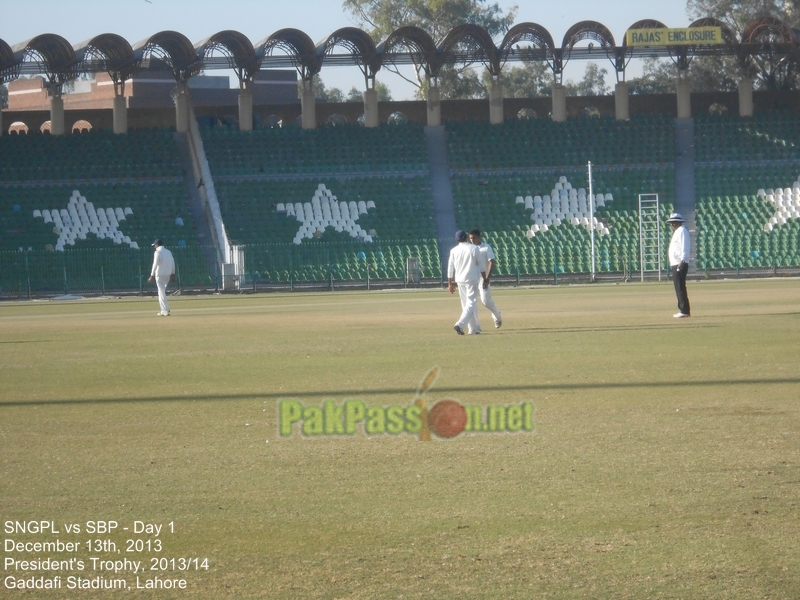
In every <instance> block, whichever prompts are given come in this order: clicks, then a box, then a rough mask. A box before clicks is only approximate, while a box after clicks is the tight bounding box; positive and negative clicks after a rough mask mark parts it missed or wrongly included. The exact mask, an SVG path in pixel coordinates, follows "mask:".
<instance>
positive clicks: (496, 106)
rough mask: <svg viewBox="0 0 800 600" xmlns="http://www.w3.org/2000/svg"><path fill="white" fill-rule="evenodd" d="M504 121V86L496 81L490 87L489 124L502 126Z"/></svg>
mask: <svg viewBox="0 0 800 600" xmlns="http://www.w3.org/2000/svg"><path fill="white" fill-rule="evenodd" d="M503 120H504V115H503V86H502V85H500V82H499V81H494V82H492V84H491V85H490V86H489V123H491V124H492V125H502V124H503Z"/></svg>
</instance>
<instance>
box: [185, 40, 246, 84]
mask: <svg viewBox="0 0 800 600" xmlns="http://www.w3.org/2000/svg"><path fill="white" fill-rule="evenodd" d="M194 48H195V52H196V54H197V59H198V60H200V61H202V62H204V63H205V62H206V61H207V60H208V59H209V58H210V56H211V54H213V53H214V51H216V50H218V51H220V52H222V53H223V54H224V55H225V56H226V57H227V59H228V60H227V62H228V66H229V67H230V68H231V69H234V70H236V73H237V75H238V76H239V81H242V80H243V79H252V78H253V76H254V75H255V74H256V72H257V71H258V63H259V61H258V59H257V58H256V51H255V49H254V48H253V43H252V42H251V41H250V39H249V38H248V37H247V36H246V35H244V34H242V33H239V32H238V31H233V30H225V31H220V32H219V33H215V34H214V35H212V36H210V37H207V38H206V39H204V40H202V41H200V42H198V43H197V44H195V46H194Z"/></svg>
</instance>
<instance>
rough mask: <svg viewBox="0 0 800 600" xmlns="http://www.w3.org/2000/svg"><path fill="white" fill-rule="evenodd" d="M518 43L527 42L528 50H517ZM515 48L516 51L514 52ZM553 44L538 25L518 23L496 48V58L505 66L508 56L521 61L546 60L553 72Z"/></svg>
mask: <svg viewBox="0 0 800 600" xmlns="http://www.w3.org/2000/svg"><path fill="white" fill-rule="evenodd" d="M520 42H523V43H524V42H528V43H529V44H531V45H532V46H533V49H530V48H519V44H520ZM514 46H517V50H516V51H515V50H514ZM555 49H556V47H555V42H554V41H553V36H552V35H550V32H549V31H547V29H545V28H544V27H542V26H541V25H539V24H538V23H519V24H517V25H514V27H512V28H511V29H509V30H508V33H506V35H505V36H504V37H503V41H502V42H500V46H499V47H498V49H497V50H498V58H499V59H500V62H501V64H505V62H506V61H507V60H508V58H509V56H512V55H513V56H516V57H519V58H520V59H521V60H523V61H530V60H546V61H547V62H548V63H549V64H550V67H551V68H553V70H554V71H555V70H556V69H555V64H554V62H553V61H554V58H555V52H554V51H555Z"/></svg>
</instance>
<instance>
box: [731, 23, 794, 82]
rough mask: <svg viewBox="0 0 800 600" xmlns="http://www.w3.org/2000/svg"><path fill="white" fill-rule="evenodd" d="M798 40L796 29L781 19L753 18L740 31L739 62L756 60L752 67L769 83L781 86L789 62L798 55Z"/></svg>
mask: <svg viewBox="0 0 800 600" xmlns="http://www.w3.org/2000/svg"><path fill="white" fill-rule="evenodd" d="M797 42H798V37H797V36H796V35H795V32H794V31H792V28H791V27H789V26H788V25H787V24H786V23H784V22H783V21H781V20H780V19H776V18H774V17H761V18H759V19H754V20H752V21H750V22H749V23H748V24H747V26H746V27H745V28H744V31H742V45H741V47H740V48H741V57H742V59H743V61H742V62H743V63H744V64H748V63H749V64H755V69H754V70H755V71H757V72H758V73H759V75H760V77H762V78H763V79H764V80H765V81H767V82H769V85H770V86H773V87H781V85H782V84H781V80H784V81H785V75H786V71H785V69H786V68H787V65H788V63H790V62H793V61H796V60H798V58H800V51H798V47H797ZM751 61H752V62H751Z"/></svg>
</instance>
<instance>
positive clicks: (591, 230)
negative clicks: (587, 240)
mask: <svg viewBox="0 0 800 600" xmlns="http://www.w3.org/2000/svg"><path fill="white" fill-rule="evenodd" d="M589 233H590V234H591V236H592V281H594V275H595V268H594V192H593V190H592V161H589Z"/></svg>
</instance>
